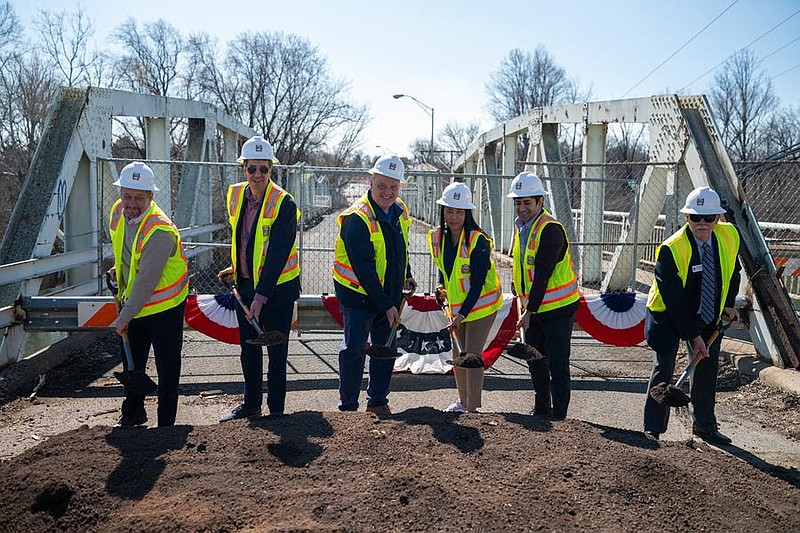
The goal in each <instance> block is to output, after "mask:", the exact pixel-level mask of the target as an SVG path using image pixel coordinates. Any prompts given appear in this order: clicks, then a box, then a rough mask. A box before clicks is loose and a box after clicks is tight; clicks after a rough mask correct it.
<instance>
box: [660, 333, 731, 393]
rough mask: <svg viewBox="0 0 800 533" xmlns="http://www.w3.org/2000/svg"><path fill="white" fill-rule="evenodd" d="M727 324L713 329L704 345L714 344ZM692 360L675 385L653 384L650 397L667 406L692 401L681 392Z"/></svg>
mask: <svg viewBox="0 0 800 533" xmlns="http://www.w3.org/2000/svg"><path fill="white" fill-rule="evenodd" d="M729 325H730V324H728V325H722V326H720V328H719V329H715V330H714V332H713V333H711V336H710V337H709V338H708V341H707V342H706V346H711V345H712V344H714V341H716V340H717V337H718V336H719V334H720V332H721V331H724V330H725V329H727V328H728V326H729ZM686 346H687V348H688V349H689V353H691V351H692V350H691V345H690V344H689V342H688V341H687V342H686ZM694 363H695V361H694V360H691V361H689V364H688V365H686V369H684V371H683V372H682V373H681V375H680V376H678V381H676V382H675V385H672V384H671V383H658V384H657V385H653V386H652V387H651V388H650V392H649V394H650V397H651V398H653V399H654V400H655V401H657V402H658V403H660V404H662V405H667V406H669V407H686V406H687V405H689V403H690V402H691V401H692V399H691V398H690V397H689V395H688V394H686V393H685V392H683V389H682V388H681V387H683V384H684V383H685V382H686V379H687V378H688V377H689V374H690V373H691V371H692V368H693V367H694Z"/></svg>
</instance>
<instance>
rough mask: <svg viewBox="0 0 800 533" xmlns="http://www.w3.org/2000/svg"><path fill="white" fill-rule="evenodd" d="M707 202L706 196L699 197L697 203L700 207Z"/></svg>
mask: <svg viewBox="0 0 800 533" xmlns="http://www.w3.org/2000/svg"><path fill="white" fill-rule="evenodd" d="M705 203H706V200H705V198H698V199H697V205H698V207H699V206H702V205H705Z"/></svg>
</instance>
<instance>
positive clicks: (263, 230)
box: [261, 226, 269, 237]
mask: <svg viewBox="0 0 800 533" xmlns="http://www.w3.org/2000/svg"><path fill="white" fill-rule="evenodd" d="M261 234H262V235H263V236H264V237H269V226H264V227H263V228H261Z"/></svg>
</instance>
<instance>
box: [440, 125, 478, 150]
mask: <svg viewBox="0 0 800 533" xmlns="http://www.w3.org/2000/svg"><path fill="white" fill-rule="evenodd" d="M479 132H480V125H479V124H478V123H477V122H469V123H467V124H461V123H459V122H458V121H453V122H448V123H447V124H445V125H444V127H443V128H442V130H441V131H440V132H439V138H440V139H442V144H443V145H444V147H445V149H446V150H453V151H456V152H466V151H467V147H468V146H469V144H470V143H471V142H472V141H474V140H475V138H476V137H477V136H478V133H479Z"/></svg>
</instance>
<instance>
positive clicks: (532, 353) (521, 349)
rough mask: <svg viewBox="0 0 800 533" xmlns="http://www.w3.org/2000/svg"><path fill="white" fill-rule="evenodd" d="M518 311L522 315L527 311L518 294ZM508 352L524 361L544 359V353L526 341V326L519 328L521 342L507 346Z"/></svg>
mask: <svg viewBox="0 0 800 533" xmlns="http://www.w3.org/2000/svg"><path fill="white" fill-rule="evenodd" d="M517 312H518V313H519V316H520V317H521V316H522V314H523V313H524V312H525V311H524V309H523V306H522V297H521V296H517ZM506 353H507V354H508V355H510V356H511V357H514V358H515V359H522V360H523V361H538V360H539V359H544V356H543V355H542V353H541V352H540V351H539V350H537V349H536V348H534V347H533V346H531V345H529V344H527V343H526V342H525V328H519V342H517V343H515V344H513V345H512V346H509V347H508V348H506Z"/></svg>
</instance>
